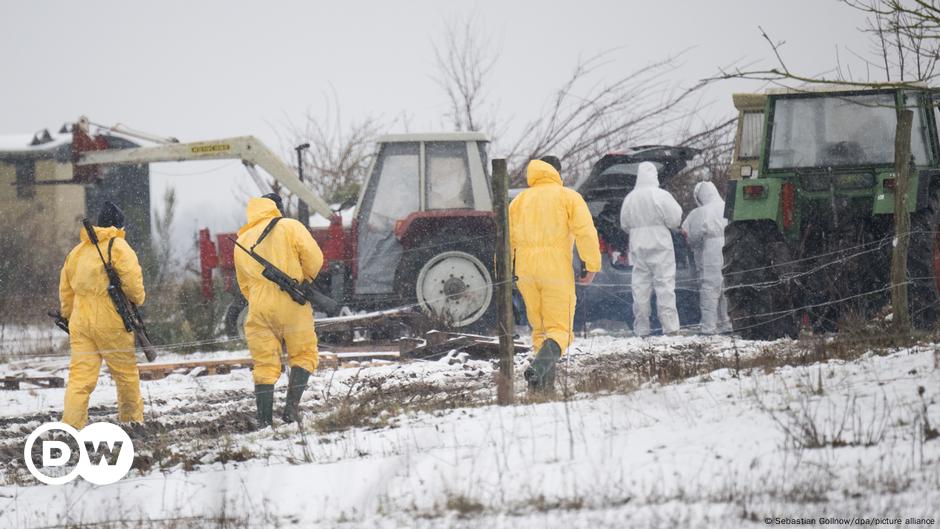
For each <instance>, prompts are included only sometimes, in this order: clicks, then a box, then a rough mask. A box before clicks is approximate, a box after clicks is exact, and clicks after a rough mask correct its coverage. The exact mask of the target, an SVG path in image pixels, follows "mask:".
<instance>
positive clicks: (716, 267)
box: [682, 182, 731, 334]
mask: <svg viewBox="0 0 940 529" xmlns="http://www.w3.org/2000/svg"><path fill="white" fill-rule="evenodd" d="M692 195H693V196H694V197H695V203H696V204H698V207H697V208H695V209H693V210H692V212H691V213H689V216H688V217H686V218H685V222H683V223H682V229H683V231H685V232H686V234H688V237H689V245H690V246H691V247H692V252H693V253H694V255H695V267H696V268H697V270H696V271H697V272H698V277H699V281H700V284H701V287H700V290H699V306H700V307H701V312H702V332H703V333H705V334H715V333H716V332H730V331H731V320H730V319H729V318H728V302H727V301H726V300H725V296H724V294H723V293H722V289H723V287H724V278H723V277H722V275H721V268H722V265H723V264H724V258H723V257H722V254H721V249H722V247H724V245H725V226H727V225H728V221H727V219H725V201H724V200H722V199H721V195H720V194H719V193H718V189H717V188H716V187H715V184H713V183H711V182H699V183H698V184H696V185H695V191H693V192H692Z"/></svg>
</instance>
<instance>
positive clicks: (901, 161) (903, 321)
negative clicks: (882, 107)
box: [891, 109, 914, 333]
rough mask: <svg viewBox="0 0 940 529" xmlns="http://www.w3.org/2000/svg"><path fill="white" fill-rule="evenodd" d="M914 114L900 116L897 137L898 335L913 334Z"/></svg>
mask: <svg viewBox="0 0 940 529" xmlns="http://www.w3.org/2000/svg"><path fill="white" fill-rule="evenodd" d="M913 119H914V113H913V112H912V111H910V110H906V109H905V110H902V111H901V112H899V113H898V126H897V129H896V130H895V135H894V173H895V179H896V180H895V184H896V185H895V188H894V249H893V251H892V254H891V306H892V307H893V308H894V327H895V329H896V330H897V332H898V333H909V332H910V331H911V315H910V313H909V312H908V304H907V251H908V247H909V246H910V241H911V215H910V213H909V212H908V209H907V207H908V206H907V184H908V176H909V175H910V172H911V122H912V121H913Z"/></svg>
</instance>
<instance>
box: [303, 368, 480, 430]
mask: <svg viewBox="0 0 940 529" xmlns="http://www.w3.org/2000/svg"><path fill="white" fill-rule="evenodd" d="M389 382H390V381H389V380H388V379H387V378H379V377H377V378H372V379H367V380H365V381H364V382H363V383H361V384H357V385H360V386H364V387H361V388H359V389H358V390H356V389H357V388H356V386H353V387H352V388H350V391H349V392H348V393H347V395H346V396H345V397H344V398H343V399H342V400H340V401H339V402H336V403H328V406H329V407H330V408H331V409H332V411H331V412H329V413H327V414H326V415H324V416H322V417H319V418H317V419H316V420H315V421H314V428H315V429H316V430H317V431H318V432H320V433H329V432H339V431H343V430H347V429H349V428H367V429H376V428H384V427H386V426H390V425H391V424H392V419H393V418H394V417H396V416H399V415H402V414H406V413H419V412H425V413H434V412H439V411H443V410H451V409H455V408H468V407H475V406H481V405H483V404H486V403H487V402H486V401H485V400H484V399H483V398H481V397H479V396H477V395H476V392H477V391H478V390H479V389H480V387H479V386H478V385H475V384H461V385H456V386H449V385H442V384H435V383H431V382H425V381H420V380H416V381H413V382H408V383H404V384H394V385H391V384H389ZM354 390H356V391H354Z"/></svg>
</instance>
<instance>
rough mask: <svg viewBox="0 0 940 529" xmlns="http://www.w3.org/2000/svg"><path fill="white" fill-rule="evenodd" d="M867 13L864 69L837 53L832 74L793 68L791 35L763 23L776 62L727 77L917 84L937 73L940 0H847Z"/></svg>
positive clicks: (813, 82) (866, 84) (732, 72)
mask: <svg viewBox="0 0 940 529" xmlns="http://www.w3.org/2000/svg"><path fill="white" fill-rule="evenodd" d="M841 1H842V3H843V4H845V5H846V6H848V7H850V8H852V9H855V10H857V11H860V12H862V13H864V14H865V15H866V21H865V27H864V28H862V29H863V31H865V32H867V33H868V34H869V35H870V37H871V39H870V43H871V49H870V50H869V53H868V55H862V54H859V53H857V52H854V51H852V52H851V54H852V55H853V56H854V57H855V58H856V59H857V60H859V61H861V65H862V66H863V69H864V72H862V71H859V70H858V69H857V68H856V69H855V70H854V71H853V69H852V67H851V64H849V63H846V62H844V61H843V60H842V59H841V57H839V56H838V54H837V56H836V67H835V68H834V69H833V70H832V71H830V72H828V73H827V74H826V75H806V74H802V73H798V72H797V71H795V70H792V69H791V68H790V67H789V65H788V63H787V61H785V60H784V57H783V53H782V51H783V47H784V46H785V45H786V42H785V41H782V40H774V39H772V38H771V37H770V36H769V35H768V34H767V32H766V31H764V29H763V28H761V27H759V26H758V29H759V30H760V33H761V36H762V37H763V39H764V40H765V41H766V42H767V43H768V44H769V46H770V49H771V50H772V51H773V54H774V60H775V65H774V66H771V67H768V68H756V69H733V70H723V71H722V74H721V76H720V77H719V78H722V79H731V78H738V79H752V80H760V81H768V82H772V83H783V82H786V81H796V82H799V83H802V84H804V85H807V86H812V85H819V84H835V85H842V86H850V87H851V86H857V87H859V88H878V87H889V86H890V87H898V86H908V85H910V86H913V85H916V84H918V83H924V82H928V81H931V80H933V79H935V78H936V77H937V76H938V75H940V72H938V70H937V63H938V60H940V0H841Z"/></svg>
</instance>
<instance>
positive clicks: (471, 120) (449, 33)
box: [434, 17, 726, 185]
mask: <svg viewBox="0 0 940 529" xmlns="http://www.w3.org/2000/svg"><path fill="white" fill-rule="evenodd" d="M493 42H494V39H493V38H491V37H490V36H488V35H486V34H485V33H484V32H483V31H482V30H481V28H480V24H479V21H478V19H477V18H475V17H471V18H469V19H467V20H465V21H463V22H455V21H451V22H448V23H447V24H446V26H445V30H444V35H443V38H442V40H441V42H439V43H435V46H434V49H435V56H436V59H437V69H438V74H437V76H436V77H435V80H436V81H437V83H438V85H439V86H440V87H441V88H442V89H443V90H444V93H445V95H446V97H447V101H448V104H449V111H448V118H449V119H450V121H451V123H452V125H453V126H454V128H455V129H457V130H480V131H483V132H486V133H487V134H488V135H489V136H490V139H491V140H492V141H493V143H494V144H495V146H496V148H497V149H498V150H499V151H500V152H502V153H503V154H505V155H506V156H507V158H508V160H509V170H510V175H511V177H512V180H513V183H514V185H518V184H520V183H521V181H522V179H523V177H524V175H523V173H524V170H525V165H526V162H527V161H528V160H530V159H532V158H536V157H539V156H543V155H545V154H554V155H556V156H558V157H560V158H561V159H562V161H563V163H564V165H565V171H564V175H565V176H566V177H568V178H571V177H572V176H574V175H576V174H578V173H579V172H582V171H584V170H587V169H588V168H589V167H590V164H591V163H592V162H594V161H596V160H597V158H598V157H599V156H601V155H602V154H603V153H606V152H608V151H610V150H616V149H618V148H623V147H626V146H628V145H629V144H630V143H632V142H642V143H647V144H648V143H651V142H666V141H669V142H672V143H676V142H680V141H682V139H683V138H682V137H681V136H677V135H675V134H673V132H674V130H675V129H677V128H680V124H681V123H682V122H683V120H688V119H689V117H690V116H692V115H694V114H695V112H696V111H698V110H700V107H701V105H700V104H699V103H700V101H697V100H696V97H695V96H697V95H699V94H701V93H702V92H703V89H704V88H705V87H706V86H707V85H708V84H710V83H711V81H708V80H706V81H700V82H697V83H695V84H694V85H693V86H690V87H682V86H679V85H677V84H676V83H674V82H672V81H670V74H672V73H674V72H675V71H676V70H677V69H678V67H679V61H680V59H681V56H682V54H680V55H678V56H675V57H669V58H666V59H663V60H661V61H657V62H653V63H651V64H648V65H646V66H644V67H642V68H640V69H638V70H635V71H630V72H626V73H618V74H616V75H614V76H611V71H612V69H613V53H612V52H604V53H600V54H597V55H594V56H591V57H588V58H587V59H583V60H579V61H578V62H577V63H576V64H575V65H574V67H573V68H572V70H571V72H570V74H569V75H568V77H567V78H565V80H564V81H563V82H562V83H561V84H560V85H559V86H558V87H557V88H555V89H554V90H551V91H549V92H548V93H547V94H546V96H547V100H546V103H545V104H544V105H543V108H542V110H541V111H540V112H539V115H538V116H537V117H535V118H532V119H529V120H528V121H524V122H522V123H521V124H516V126H513V125H514V124H513V123H512V120H510V119H508V118H502V119H501V118H498V117H497V112H496V109H497V108H498V105H497V104H496V103H495V102H494V101H492V97H491V94H490V92H489V91H488V90H489V87H490V86H491V82H492V80H491V76H492V73H493V70H494V68H495V66H496V64H497V62H498V59H499V53H498V51H497V49H496V47H495V46H494V44H493ZM724 121H726V120H722V122H724ZM713 127H714V125H711V124H707V125H705V126H704V127H702V128H700V129H698V130H695V131H690V132H689V133H688V134H686V135H687V136H690V137H691V136H694V135H695V134H698V133H703V134H704V133H705V132H706V131H708V130H710V129H712V128H713ZM510 130H512V132H510Z"/></svg>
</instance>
